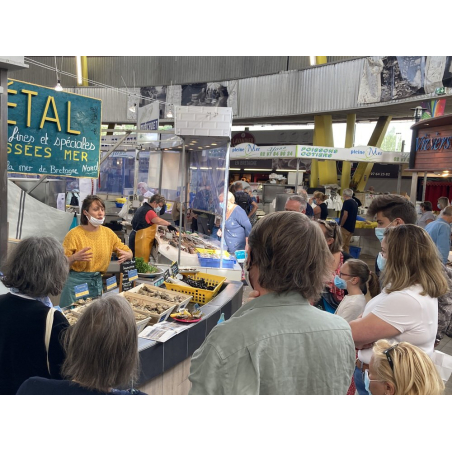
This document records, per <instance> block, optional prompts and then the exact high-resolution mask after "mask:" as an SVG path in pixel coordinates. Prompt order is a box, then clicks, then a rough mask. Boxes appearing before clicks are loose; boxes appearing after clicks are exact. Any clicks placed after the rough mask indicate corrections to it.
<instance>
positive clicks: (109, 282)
mask: <svg viewBox="0 0 452 452" xmlns="http://www.w3.org/2000/svg"><path fill="white" fill-rule="evenodd" d="M106 282H107V292H108V291H109V290H111V289H114V288H115V287H118V283H117V281H116V276H112V277H111V278H107V281H106Z"/></svg>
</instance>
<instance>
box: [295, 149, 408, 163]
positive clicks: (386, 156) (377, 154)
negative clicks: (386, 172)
mask: <svg viewBox="0 0 452 452" xmlns="http://www.w3.org/2000/svg"><path fill="white" fill-rule="evenodd" d="M297 157H301V158H311V159H320V160H342V161H346V162H369V163H399V164H401V163H408V162H409V160H410V154H409V153H408V152H388V151H382V150H381V149H379V148H377V147H372V146H356V147H353V148H331V147H326V146H297Z"/></svg>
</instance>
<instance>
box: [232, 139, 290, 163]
mask: <svg viewBox="0 0 452 452" xmlns="http://www.w3.org/2000/svg"><path fill="white" fill-rule="evenodd" d="M296 150H297V146H257V145H256V144H254V143H242V144H239V145H238V146H235V147H233V148H231V160H236V159H243V158H250V159H271V158H273V157H284V158H286V157H288V158H290V157H296Z"/></svg>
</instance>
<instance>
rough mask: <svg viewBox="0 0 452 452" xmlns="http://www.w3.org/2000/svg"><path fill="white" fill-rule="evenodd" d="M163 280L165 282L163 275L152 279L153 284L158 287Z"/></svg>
mask: <svg viewBox="0 0 452 452" xmlns="http://www.w3.org/2000/svg"><path fill="white" fill-rule="evenodd" d="M164 282H165V279H164V278H163V276H162V277H160V278H159V279H156V280H155V281H154V286H157V287H159V286H161V285H162V284H163V283H164Z"/></svg>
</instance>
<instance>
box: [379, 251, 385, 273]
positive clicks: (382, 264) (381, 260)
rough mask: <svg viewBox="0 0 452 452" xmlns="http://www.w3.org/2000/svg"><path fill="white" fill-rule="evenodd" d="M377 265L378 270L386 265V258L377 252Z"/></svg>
mask: <svg viewBox="0 0 452 452" xmlns="http://www.w3.org/2000/svg"><path fill="white" fill-rule="evenodd" d="M377 265H378V268H379V269H380V270H383V269H384V268H385V265H386V258H384V257H383V255H382V254H381V253H378V257H377Z"/></svg>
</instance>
